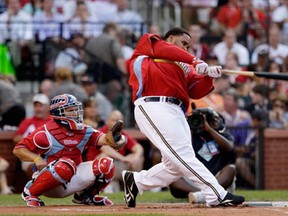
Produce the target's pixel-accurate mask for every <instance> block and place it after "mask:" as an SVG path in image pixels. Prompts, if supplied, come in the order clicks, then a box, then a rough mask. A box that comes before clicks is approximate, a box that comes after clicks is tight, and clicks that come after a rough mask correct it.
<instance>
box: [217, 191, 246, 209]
mask: <svg viewBox="0 0 288 216" xmlns="http://www.w3.org/2000/svg"><path fill="white" fill-rule="evenodd" d="M244 201H245V198H244V197H243V196H239V195H234V194H232V193H229V192H228V193H227V195H226V196H225V197H224V199H223V200H222V202H220V203H219V204H218V205H217V206H237V205H240V204H242V203H243V202H244Z"/></svg>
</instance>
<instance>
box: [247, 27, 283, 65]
mask: <svg viewBox="0 0 288 216" xmlns="http://www.w3.org/2000/svg"><path fill="white" fill-rule="evenodd" d="M280 36H281V34H280V30H279V28H278V27H277V26H276V25H273V26H271V28H270V29H269V44H261V45H259V46H257V47H256V48H255V50H254V51H253V53H252V56H251V63H252V64H254V65H257V64H259V63H258V62H259V61H260V59H259V60H258V57H259V55H260V54H261V53H263V52H264V53H267V54H268V58H269V60H271V61H275V62H276V63H277V64H280V65H281V64H283V62H284V59H285V57H286V56H288V46H287V45H285V44H281V43H280ZM266 62H267V61H266ZM261 69H262V70H264V69H265V68H260V70H261Z"/></svg>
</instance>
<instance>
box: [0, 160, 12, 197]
mask: <svg viewBox="0 0 288 216" xmlns="http://www.w3.org/2000/svg"><path fill="white" fill-rule="evenodd" d="M8 167H9V163H8V161H6V160H5V159H4V158H3V157H1V156H0V194H5V195H7V194H12V193H13V192H12V190H11V188H10V187H9V186H8V184H7V177H6V173H5V172H6V170H7V169H8Z"/></svg>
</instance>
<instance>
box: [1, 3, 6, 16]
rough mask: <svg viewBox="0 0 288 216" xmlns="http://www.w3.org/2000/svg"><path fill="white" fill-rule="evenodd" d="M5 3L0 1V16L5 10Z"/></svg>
mask: <svg viewBox="0 0 288 216" xmlns="http://www.w3.org/2000/svg"><path fill="white" fill-rule="evenodd" d="M5 2H6V1H5V0H0V14H2V13H3V12H5V11H6V10H7V6H6V4H5Z"/></svg>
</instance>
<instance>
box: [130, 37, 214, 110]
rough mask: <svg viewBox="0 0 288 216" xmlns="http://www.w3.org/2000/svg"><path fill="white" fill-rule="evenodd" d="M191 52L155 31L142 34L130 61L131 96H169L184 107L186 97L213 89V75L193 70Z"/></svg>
mask: <svg viewBox="0 0 288 216" xmlns="http://www.w3.org/2000/svg"><path fill="white" fill-rule="evenodd" d="M193 59H194V56H193V55H191V54H190V53H189V52H187V51H185V50H183V49H181V48H179V47H177V46H176V45H173V44H169V43H167V42H165V41H163V40H162V39H161V38H160V37H159V36H158V35H153V34H145V35H143V36H142V37H141V39H140V40H139V42H138V44H137V46H136V48H135V51H134V54H133V56H132V58H131V63H130V77H129V85H130V87H131V88H132V94H133V96H132V100H133V101H134V100H136V99H137V98H140V97H144V96H170V97H175V98H177V99H179V100H181V101H182V102H183V103H184V105H185V106H186V108H187V107H188V105H189V97H191V98H193V99H199V98H201V97H203V96H205V95H206V94H208V93H209V92H210V91H212V90H213V89H214V86H213V79H211V78H210V77H208V76H200V75H197V74H196V71H195V69H194V68H193V67H192V65H191V64H192V61H193Z"/></svg>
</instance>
